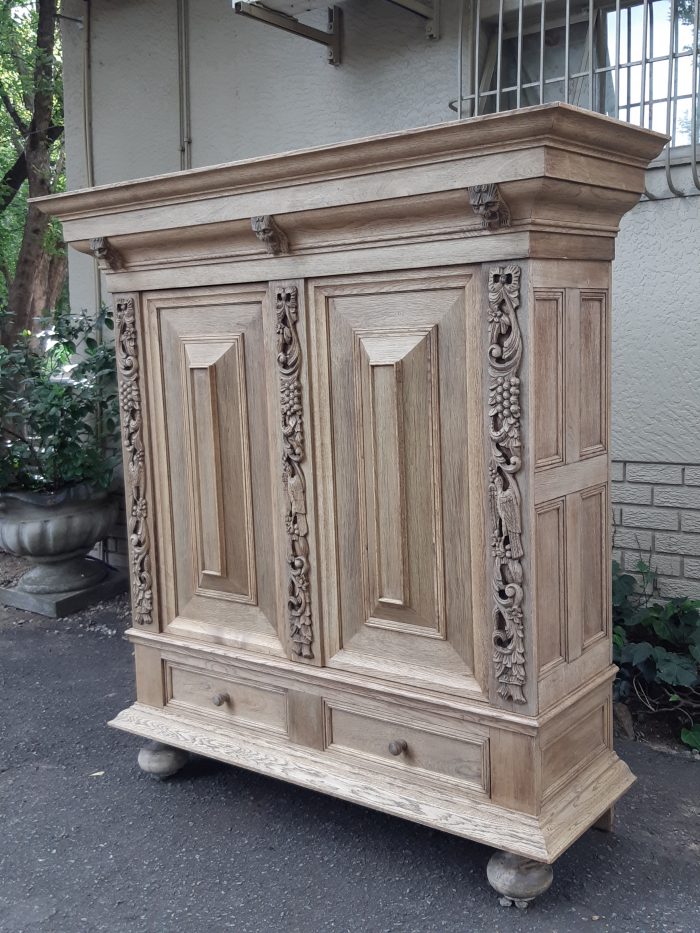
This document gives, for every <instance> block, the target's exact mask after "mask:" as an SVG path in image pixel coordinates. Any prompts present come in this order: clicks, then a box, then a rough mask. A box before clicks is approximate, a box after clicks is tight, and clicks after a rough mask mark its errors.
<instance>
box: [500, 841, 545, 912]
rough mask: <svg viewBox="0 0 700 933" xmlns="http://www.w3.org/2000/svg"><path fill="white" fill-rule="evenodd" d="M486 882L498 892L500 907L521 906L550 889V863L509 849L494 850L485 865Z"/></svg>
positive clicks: (524, 906) (523, 906)
mask: <svg viewBox="0 0 700 933" xmlns="http://www.w3.org/2000/svg"><path fill="white" fill-rule="evenodd" d="M486 877H487V878H488V880H489V884H490V885H491V887H492V888H494V890H495V891H497V892H498V894H500V895H501V897H500V898H499V904H501V906H502V907H512V906H513V904H515V906H516V907H519V908H520V910H524V909H525V908H526V907H527V905H528V904H529V903H530V901H533V900H534V899H535V898H536V897H537V896H538V895H539V894H544V892H545V891H547V890H548V889H549V886H550V885H551V883H552V880H553V878H554V872H553V871H552V866H551V865H545V864H544V862H536V861H535V860H534V859H530V858H523V856H522V855H511V853H510V852H495V853H494V854H493V855H492V856H491V858H490V859H489V863H488V865H487V866H486Z"/></svg>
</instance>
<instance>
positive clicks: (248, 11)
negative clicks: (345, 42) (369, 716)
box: [233, 2, 422, 65]
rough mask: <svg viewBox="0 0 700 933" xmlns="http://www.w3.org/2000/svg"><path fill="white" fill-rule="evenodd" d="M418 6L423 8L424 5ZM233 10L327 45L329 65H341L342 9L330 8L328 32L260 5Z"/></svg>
mask: <svg viewBox="0 0 700 933" xmlns="http://www.w3.org/2000/svg"><path fill="white" fill-rule="evenodd" d="M418 5H419V6H422V4H418ZM233 10H234V12H235V13H239V14H240V15H241V16H248V17H250V18H251V19H257V20H258V21H259V22H261V23H267V24H268V26H275V27H276V28H277V29H283V30H284V31H285V32H291V33H292V34H293V35H295V36H301V37H302V38H303V39H310V40H311V41H312V42H318V43H320V44H321V45H325V46H326V49H327V50H328V52H327V54H328V64H329V65H339V64H340V30H341V24H342V11H341V9H340V7H337V6H330V7H328V32H323V30H322V29H314V28H313V27H312V26H307V25H306V24H305V23H300V22H299V20H298V19H295V18H294V17H293V16H287V14H286V13H278V12H277V11H276V10H270V9H268V8H267V7H266V6H263V5H262V4H260V3H243V2H240V3H239V2H236V3H234V4H233Z"/></svg>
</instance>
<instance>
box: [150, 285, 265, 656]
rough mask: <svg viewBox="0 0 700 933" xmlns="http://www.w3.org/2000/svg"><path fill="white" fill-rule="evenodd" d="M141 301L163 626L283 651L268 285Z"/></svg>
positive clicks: (157, 296) (165, 295)
mask: <svg viewBox="0 0 700 933" xmlns="http://www.w3.org/2000/svg"><path fill="white" fill-rule="evenodd" d="M144 305H145V309H144V310H145V313H144V319H145V326H146V329H147V332H148V334H149V338H150V341H149V347H150V365H149V378H148V392H149V398H148V404H149V418H150V421H151V425H152V436H153V439H154V450H153V458H154V464H155V470H154V474H155V476H154V482H155V489H156V496H157V522H158V524H157V538H158V540H157V547H158V565H159V567H158V569H159V572H160V575H161V587H160V589H161V593H162V594H163V598H162V601H163V604H164V605H163V610H164V613H163V614H164V620H163V621H164V627H167V628H168V630H169V631H171V632H173V633H180V634H185V635H188V636H190V637H195V638H203V639H209V640H213V641H216V642H218V643H223V644H233V645H237V646H240V647H245V648H255V649H257V650H262V651H265V652H273V653H282V642H281V639H280V632H281V631H283V629H282V628H281V615H282V613H281V612H280V602H281V600H280V594H279V581H278V571H277V561H276V556H275V555H276V553H277V551H278V548H279V546H281V545H279V544H278V543H277V542H276V537H275V536H276V535H277V534H278V531H277V528H276V524H277V522H276V521H275V516H274V509H275V501H276V500H275V499H274V495H273V485H272V464H273V461H276V459H277V448H276V446H275V443H276V442H275V433H274V429H273V430H272V431H271V430H270V414H269V412H268V401H269V398H270V397H271V394H272V392H273V390H274V389H273V387H274V385H275V383H274V380H275V379H276V374H275V373H274V369H273V366H274V360H275V350H274V320H273V319H274V310H273V311H272V312H271V311H270V308H269V301H268V293H267V287H266V286H248V287H239V288H224V289H195V290H192V291H189V292H188V291H184V290H183V291H178V292H162V293H151V294H147V295H146V296H145V302H144ZM271 315H272V317H271Z"/></svg>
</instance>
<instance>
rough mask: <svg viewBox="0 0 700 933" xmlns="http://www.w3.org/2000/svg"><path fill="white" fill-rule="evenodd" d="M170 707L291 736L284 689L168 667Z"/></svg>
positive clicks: (204, 672) (187, 669)
mask: <svg viewBox="0 0 700 933" xmlns="http://www.w3.org/2000/svg"><path fill="white" fill-rule="evenodd" d="M167 689H168V706H186V707H189V708H190V709H196V710H199V711H201V712H206V713H207V715H209V714H211V715H212V716H218V717H221V718H222V719H226V720H228V721H231V722H235V723H238V724H240V725H248V726H255V727H256V728H261V727H262V728H263V729H268V730H270V731H272V732H278V733H282V734H285V735H286V733H287V695H286V693H285V691H283V690H276V689H274V688H272V687H261V686H259V685H257V684H250V683H246V682H245V681H239V680H233V679H231V678H228V677H223V676H221V675H219V674H210V673H208V672H206V671H198V670H192V669H190V668H186V667H179V666H178V667H176V666H173V665H168V668H167Z"/></svg>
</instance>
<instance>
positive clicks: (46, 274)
mask: <svg viewBox="0 0 700 933" xmlns="http://www.w3.org/2000/svg"><path fill="white" fill-rule="evenodd" d="M67 270H68V257H67V256H66V254H65V253H53V254H50V253H47V252H44V253H43V254H42V256H41V259H40V260H39V263H38V265H37V270H36V275H35V277H34V291H33V294H32V308H31V318H32V320H36V319H37V318H39V317H42V316H43V315H44V314H46V312H47V311H52V310H53V309H54V308H55V307H56V303H57V302H58V300H59V298H60V297H61V292H62V290H63V285H64V283H65V281H66V272H67Z"/></svg>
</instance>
